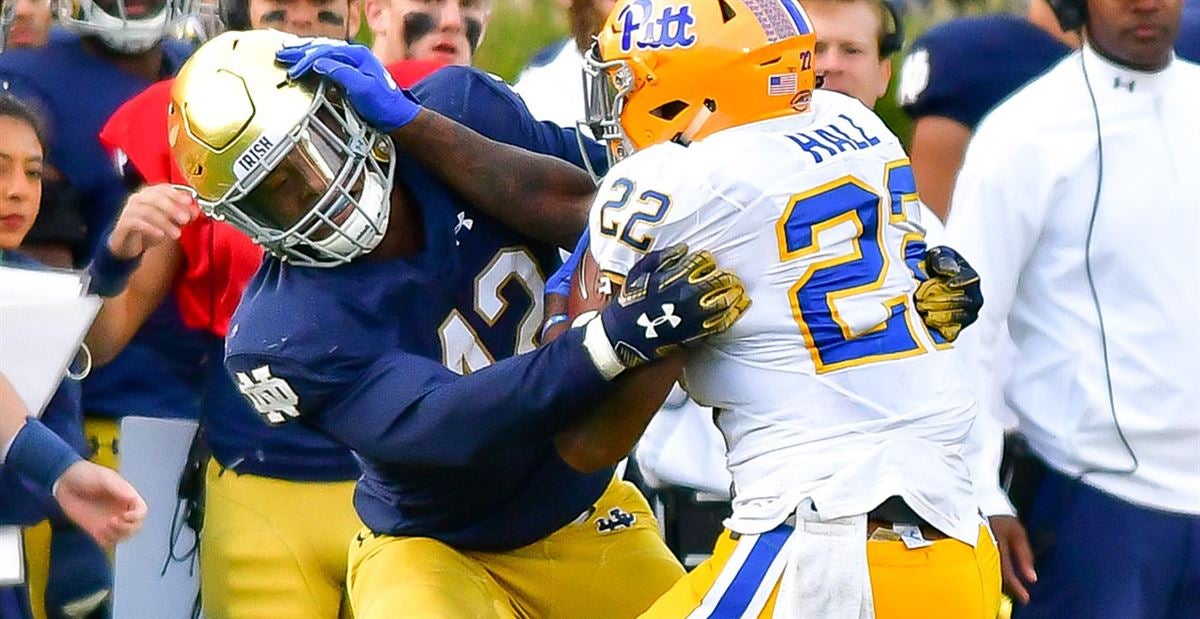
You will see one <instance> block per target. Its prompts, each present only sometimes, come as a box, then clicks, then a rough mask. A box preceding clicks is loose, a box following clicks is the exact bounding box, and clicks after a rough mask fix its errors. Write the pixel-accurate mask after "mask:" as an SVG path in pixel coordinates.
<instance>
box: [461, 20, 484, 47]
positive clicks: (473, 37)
mask: <svg viewBox="0 0 1200 619" xmlns="http://www.w3.org/2000/svg"><path fill="white" fill-rule="evenodd" d="M463 21H464V22H466V25H467V43H470V44H471V54H474V53H475V50H476V49H477V48H478V47H479V39H480V38H482V37H483V22H482V21H480V20H478V19H476V18H474V17H467V18H465V19H463Z"/></svg>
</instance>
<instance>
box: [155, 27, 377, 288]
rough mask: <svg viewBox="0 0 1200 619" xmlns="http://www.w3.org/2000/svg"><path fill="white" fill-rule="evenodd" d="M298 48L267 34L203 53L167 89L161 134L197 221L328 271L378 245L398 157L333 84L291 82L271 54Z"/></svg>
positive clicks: (240, 37)
mask: <svg viewBox="0 0 1200 619" xmlns="http://www.w3.org/2000/svg"><path fill="white" fill-rule="evenodd" d="M299 43H303V40H302V39H299V38H297V37H294V36H291V35H286V34H283V33H280V32H275V31H272V30H257V31H250V32H227V33H225V34H222V35H221V36H219V37H217V38H215V39H213V40H212V41H209V42H208V43H206V44H205V45H204V46H202V47H201V48H200V49H199V50H197V51H196V53H195V54H194V55H193V56H192V58H191V59H190V60H189V61H188V63H187V64H186V65H184V67H183V69H182V70H181V71H180V73H179V77H178V78H176V80H175V85H174V88H173V89H172V92H171V108H170V110H169V134H168V135H169V139H170V142H171V150H172V153H173V154H174V156H175V160H176V162H177V163H178V164H179V168H180V170H181V171H182V172H183V173H184V175H185V176H186V178H187V179H188V182H189V184H191V186H192V187H193V188H195V190H196V192H197V194H198V201H199V203H200V206H201V208H203V209H204V211H205V212H206V213H208V214H209V215H210V216H212V217H214V218H217V219H224V220H227V221H229V223H231V224H233V225H234V226H235V227H237V228H238V229H240V230H241V231H242V232H244V233H245V234H247V235H248V236H250V237H251V238H252V239H253V240H254V242H255V243H258V244H259V245H261V246H263V247H264V248H265V249H267V250H268V251H270V252H271V253H272V254H274V255H276V256H278V257H279V258H280V259H282V260H285V261H287V262H289V263H292V264H297V265H301V266H315V267H327V266H336V265H339V264H344V263H346V262H349V261H351V260H353V259H355V258H357V257H358V256H361V255H363V254H365V253H367V252H370V251H371V250H373V249H374V248H375V247H376V246H377V245H378V244H379V242H380V240H382V239H383V235H384V233H385V232H386V231H387V224H388V215H389V211H390V203H391V190H392V180H393V173H394V168H395V158H394V152H395V151H394V147H393V145H392V141H391V139H390V138H388V137H387V136H386V135H384V134H382V133H380V132H379V131H377V130H375V129H373V128H371V127H370V126H369V125H368V124H367V123H366V122H364V120H363V119H362V117H361V116H360V115H359V114H358V112H357V111H356V110H355V109H354V107H353V106H352V105H350V104H347V102H346V97H345V95H344V93H343V92H342V91H341V90H340V89H338V88H337V87H336V85H331V84H330V83H328V82H327V81H325V80H323V79H319V78H317V77H316V76H312V77H307V78H305V79H302V80H293V79H291V78H289V77H288V73H287V68H286V67H284V66H282V65H280V64H278V63H277V62H276V60H275V54H276V53H277V52H279V51H280V50H281V49H283V48H284V46H285V45H296V44H299ZM351 103H352V102H351Z"/></svg>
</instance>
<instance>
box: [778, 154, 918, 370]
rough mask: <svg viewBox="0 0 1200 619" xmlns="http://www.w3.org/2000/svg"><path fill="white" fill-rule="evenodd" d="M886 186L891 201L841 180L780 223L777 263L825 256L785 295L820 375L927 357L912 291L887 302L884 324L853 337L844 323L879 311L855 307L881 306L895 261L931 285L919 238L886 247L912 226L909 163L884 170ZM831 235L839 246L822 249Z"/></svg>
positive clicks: (800, 197) (794, 204) (802, 196)
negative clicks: (894, 232) (892, 232)
mask: <svg viewBox="0 0 1200 619" xmlns="http://www.w3.org/2000/svg"><path fill="white" fill-rule="evenodd" d="M884 184H885V186H886V187H887V193H888V196H887V199H886V201H885V198H884V196H881V195H880V194H879V193H877V192H876V191H875V190H873V189H872V188H871V187H870V186H869V185H868V184H867V183H865V182H863V181H862V180H860V179H858V178H856V177H854V176H843V177H841V178H838V179H835V180H833V181H830V182H828V183H825V184H824V185H821V186H819V187H816V188H814V189H812V190H809V191H806V192H803V193H799V194H796V195H794V196H792V198H791V200H789V202H788V205H787V208H786V209H785V210H784V212H783V216H782V217H781V218H780V219H779V221H778V222H777V224H776V234H777V240H778V243H779V259H780V260H782V261H785V262H786V261H790V260H796V259H802V258H807V257H810V256H813V255H816V254H822V255H826V254H828V255H827V256H825V257H822V258H821V259H819V260H815V261H813V262H812V263H811V264H809V265H807V268H806V270H805V271H804V274H803V275H802V276H801V277H800V279H799V280H798V281H797V282H796V283H795V284H794V285H793V286H792V287H791V288H790V289H789V291H788V295H789V302H790V303H791V306H792V315H793V317H794V318H795V320H796V323H797V325H799V327H800V331H801V333H802V335H803V336H804V340H805V343H806V344H807V346H808V350H809V354H810V355H811V357H812V360H813V364H814V365H815V366H816V370H817V372H818V373H824V372H831V371H835V370H840V369H845V368H849V367H856V366H860V365H864V364H868V363H875V362H879V361H887V360H891V359H901V358H904V357H911V356H915V355H920V354H923V353H925V352H926V350H927V349H926V347H925V344H924V343H923V342H922V341H921V339H920V338H919V337H918V336H917V334H916V331H915V330H914V326H913V321H914V320H915V321H916V322H918V323H919V322H920V321H919V319H916V311H915V309H913V307H912V301H911V298H910V292H911V288H910V287H904V288H901V289H898V290H897V291H896V292H897V294H896V295H895V296H892V297H885V298H884V300H883V302H882V303H883V308H882V309H884V310H885V313H884V319H883V320H882V321H880V322H878V323H876V324H874V325H873V326H870V327H869V328H866V329H860V330H856V329H854V328H853V327H852V326H851V324H850V322H849V321H847V320H846V319H845V318H844V314H848V313H850V312H854V311H856V309H857V310H862V309H867V310H875V309H878V308H876V307H866V308H863V307H861V306H860V307H857V308H856V307H855V304H856V303H858V304H862V303H878V302H879V294H880V292H881V291H882V290H884V286H885V285H886V284H887V276H888V272H889V267H890V264H891V263H892V262H893V261H896V262H902V263H905V264H906V265H907V267H908V269H909V270H911V272H912V275H913V276H914V277H915V278H916V279H917V280H918V281H921V280H924V279H925V278H926V277H925V275H924V273H923V272H921V270H920V268H919V266H918V263H919V262H920V260H921V257H922V256H923V254H924V252H925V242H924V239H923V237H922V235H921V234H920V233H918V232H915V231H914V232H908V233H907V234H905V235H904V236H903V237H902V239H901V240H900V241H899V242H898V243H896V244H895V245H896V246H895V247H892V246H890V245H889V243H888V235H887V231H888V230H887V229H888V227H889V226H891V225H893V224H899V223H903V222H905V221H907V213H906V210H905V209H906V207H907V206H908V203H910V202H914V203H915V202H916V200H917V197H916V185H915V182H914V180H913V175H912V168H911V166H909V164H908V161H906V160H901V161H896V162H892V163H889V164H887V168H886V173H885V180H884ZM835 229H840V232H838V231H835ZM827 232H829V233H830V235H829V236H831V237H834V238H837V239H839V240H840V241H841V242H839V243H837V247H823V246H822V238H823V237H824V234H823V233H827ZM847 236H848V237H849V238H847ZM843 248H844V249H845V250H844V251H839V250H841V249H843ZM867 295H870V296H871V298H870V299H868V298H866V297H867ZM935 341H936V340H935Z"/></svg>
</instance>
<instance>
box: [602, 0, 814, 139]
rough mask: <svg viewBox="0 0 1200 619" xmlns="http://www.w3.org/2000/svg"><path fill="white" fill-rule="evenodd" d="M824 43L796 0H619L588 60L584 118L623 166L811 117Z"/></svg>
mask: <svg viewBox="0 0 1200 619" xmlns="http://www.w3.org/2000/svg"><path fill="white" fill-rule="evenodd" d="M816 41H817V37H816V34H815V32H814V31H813V27H812V23H811V22H810V21H809V19H808V16H807V15H806V14H805V13H804V9H802V8H801V7H800V2H799V1H798V0H699V1H697V0H617V3H616V4H615V5H614V6H613V10H612V13H610V14H609V16H608V20H607V21H606V22H605V24H604V27H603V28H602V29H601V31H600V33H599V34H598V35H597V37H596V43H595V44H594V45H593V46H592V49H591V51H590V52H589V53H587V54H585V55H584V96H585V103H586V104H587V119H586V121H585V122H586V123H587V125H588V126H589V127H590V128H591V129H592V134H593V135H595V136H596V138H597V139H600V140H604V141H606V142H607V143H608V146H609V156H610V159H612V160H619V159H621V158H622V157H625V156H628V155H629V154H631V153H632V152H633V151H635V150H637V149H640V148H645V147H647V146H650V145H653V144H658V143H660V142H666V141H668V140H679V141H681V142H683V143H687V142H690V141H692V140H699V139H701V138H704V137H705V136H708V135H711V134H712V133H714V132H716V131H720V130H721V129H727V128H729V127H735V126H738V125H744V124H748V123H752V122H757V121H760V120H767V119H770V118H777V117H780V116H786V115H788V114H795V113H798V112H804V111H806V110H807V109H808V104H809V101H810V99H811V97H812V90H813V88H815V86H816V73H815V71H814V70H813V54H814V47H815V46H816Z"/></svg>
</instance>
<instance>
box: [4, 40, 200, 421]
mask: <svg viewBox="0 0 1200 619" xmlns="http://www.w3.org/2000/svg"><path fill="white" fill-rule="evenodd" d="M189 51H190V48H189V47H188V46H187V45H185V44H183V43H180V42H178V41H165V42H164V43H163V74H164V75H172V74H174V73H175V71H177V70H178V69H179V67H180V66H182V64H183V62H184V60H186V58H187V55H188V53H189ZM151 83H152V82H150V81H147V80H145V79H143V78H141V77H139V76H136V75H133V74H131V73H128V72H126V71H123V70H121V69H119V68H118V67H117V66H116V65H115V64H113V63H112V62H111V61H109V60H106V59H103V58H101V57H99V56H97V55H95V54H91V53H89V52H88V51H87V50H86V49H85V48H84V46H83V43H82V41H81V40H80V39H79V37H77V36H75V35H74V34H71V33H67V32H65V31H61V30H56V31H55V36H53V37H52V38H51V40H50V43H49V44H47V45H46V46H45V47H41V48H36V49H16V50H11V51H7V52H5V53H4V54H0V84H3V85H5V86H6V87H7V88H8V89H9V90H11V91H12V92H13V93H14V94H16V95H17V96H18V97H21V98H23V99H25V100H28V101H30V102H31V103H32V104H33V105H34V106H35V107H37V108H39V109H41V110H42V111H43V114H44V115H45V116H46V118H47V119H48V123H49V125H50V126H49V134H50V140H49V142H50V144H49V146H50V152H49V162H50V164H51V165H52V166H53V167H54V168H55V169H57V170H58V172H59V173H60V174H61V176H62V177H63V179H64V181H65V183H66V184H67V185H69V186H70V188H71V190H72V193H74V194H75V195H77V196H78V200H79V205H80V212H81V213H82V214H83V216H84V219H85V220H86V223H87V242H86V246H85V247H84V248H83V249H82V251H81V255H77V256H76V258H77V262H79V263H80V264H82V263H85V262H87V260H88V257H90V256H91V255H92V254H93V252H94V251H95V250H96V248H97V247H98V246H99V244H100V243H101V242H102V241H103V239H104V238H105V237H106V235H107V233H108V231H109V229H111V227H112V225H113V223H115V221H116V217H117V215H118V214H119V212H120V209H121V206H122V204H123V203H124V201H125V197H126V196H127V194H128V186H127V183H126V181H125V179H123V178H122V176H121V174H120V172H119V170H118V169H117V167H116V165H115V164H114V163H113V161H112V158H111V157H109V155H108V153H107V152H106V151H105V150H104V147H103V146H102V145H101V144H100V139H99V134H100V129H101V128H103V127H104V123H105V122H107V121H108V118H109V116H111V115H112V113H113V112H114V111H116V109H117V108H118V107H119V106H120V105H121V104H122V103H124V102H125V101H127V100H128V99H130V98H132V97H133V96H134V95H136V94H137V93H139V92H141V91H142V90H144V89H146V88H147V87H148V86H150V84H151ZM46 206H47V208H49V205H46ZM52 216H53V213H50V212H48V211H43V212H42V213H39V220H40V219H41V218H42V217H52ZM35 225H36V224H35ZM204 351H205V348H204V337H203V334H201V333H200V332H197V331H193V330H190V329H188V328H187V327H186V326H185V325H184V323H183V320H182V318H181V317H180V315H179V311H178V307H177V306H176V304H175V303H174V300H173V299H171V300H168V301H167V302H165V303H163V304H162V305H161V306H160V307H159V308H158V309H157V310H156V311H155V312H154V314H153V315H152V316H151V317H150V319H149V320H148V321H147V323H146V324H145V325H144V326H143V327H142V328H141V329H140V330H139V331H138V333H137V335H135V336H134V339H133V341H131V342H130V343H129V345H128V346H127V347H126V349H125V350H124V351H123V352H122V353H121V354H120V355H119V356H118V357H117V358H116V359H115V360H113V361H112V362H111V363H109V364H108V365H106V366H104V367H100V368H95V370H94V371H93V372H92V374H91V375H90V376H89V377H88V378H87V380H85V381H84V385H83V406H84V409H85V410H86V411H87V412H88V413H89V414H97V415H101V416H112V417H120V416H124V415H129V414H134V415H143V416H149V417H185V418H195V417H196V416H197V414H198V408H199V390H200V387H201V381H202V380H203V371H202V367H201V359H202V358H203V355H204Z"/></svg>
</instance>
